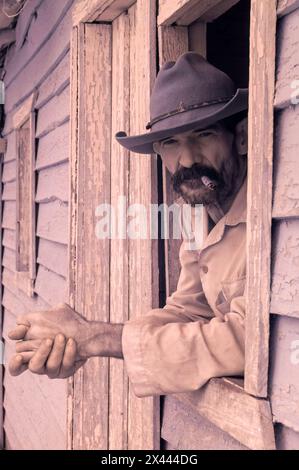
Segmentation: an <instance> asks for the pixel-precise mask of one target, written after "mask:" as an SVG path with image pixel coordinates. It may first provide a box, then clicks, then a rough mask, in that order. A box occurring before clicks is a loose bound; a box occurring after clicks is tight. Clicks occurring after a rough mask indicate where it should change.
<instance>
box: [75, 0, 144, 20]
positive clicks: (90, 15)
mask: <svg viewBox="0 0 299 470" xmlns="http://www.w3.org/2000/svg"><path fill="white" fill-rule="evenodd" d="M135 1H136V0H76V3H75V4H74V7H73V26H78V25H79V23H83V22H84V21H89V22H91V21H94V20H97V21H107V22H108V21H109V22H112V21H113V20H114V19H115V18H117V17H118V16H119V15H120V14H121V13H122V12H124V11H125V10H127V9H128V8H129V7H130V6H131V5H132V4H133V3H134V2H135Z"/></svg>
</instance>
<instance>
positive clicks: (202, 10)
mask: <svg viewBox="0 0 299 470" xmlns="http://www.w3.org/2000/svg"><path fill="white" fill-rule="evenodd" d="M238 1H239V0H202V1H200V2H199V1H198V0H159V16H158V25H159V26H162V25H163V26H169V25H171V24H173V23H176V25H184V26H186V25H189V24H190V23H193V21H195V20H197V19H198V18H201V19H202V20H203V21H212V20H214V19H215V18H217V17H218V16H220V15H222V14H223V13H224V12H225V11H226V10H228V9H229V8H231V7H232V6H233V5H234V4H235V3H237V2H238Z"/></svg>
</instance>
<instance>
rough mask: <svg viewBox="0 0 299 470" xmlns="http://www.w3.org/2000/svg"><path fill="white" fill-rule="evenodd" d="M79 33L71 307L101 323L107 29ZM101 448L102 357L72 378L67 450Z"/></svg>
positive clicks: (104, 420) (105, 290)
mask: <svg viewBox="0 0 299 470" xmlns="http://www.w3.org/2000/svg"><path fill="white" fill-rule="evenodd" d="M79 29H80V35H79V44H78V47H79V55H78V84H79V88H78V105H79V107H78V157H77V158H78V168H77V171H78V174H77V204H78V207H77V209H76V210H77V213H76V220H75V223H76V245H77V248H76V271H75V276H76V277H75V292H74V297H75V303H74V306H75V308H76V310H77V311H78V312H79V313H81V314H82V315H84V316H85V317H86V318H87V319H88V320H98V321H106V322H107V321H109V276H110V272H109V262H110V259H109V255H110V253H109V252H110V241H109V239H108V238H106V239H99V238H97V236H96V230H95V229H96V224H97V222H98V219H97V216H96V213H95V210H96V207H97V206H98V205H99V204H101V203H109V202H110V138H111V26H110V25H107V24H84V25H80V27H79ZM74 190H75V188H74ZM75 197H76V195H75ZM72 216H73V214H72ZM107 446H108V358H93V359H90V360H89V361H88V363H86V365H85V366H84V368H81V370H80V371H79V372H78V374H77V375H76V376H75V379H74V410H73V447H74V448H75V449H97V450H99V449H107Z"/></svg>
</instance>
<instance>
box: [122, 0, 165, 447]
mask: <svg viewBox="0 0 299 470" xmlns="http://www.w3.org/2000/svg"><path fill="white" fill-rule="evenodd" d="M128 15H129V22H130V133H131V134H132V135H135V134H139V133H140V134H141V133H142V132H145V125H146V123H147V122H148V121H149V108H150V106H149V104H150V94H151V90H152V87H153V84H154V81H155V77H156V74H157V70H156V1H155V0H138V2H136V3H135V4H134V5H133V6H132V7H131V8H130V9H129V11H128ZM129 165H130V172H129V204H135V203H138V204H144V206H145V207H150V204H157V202H158V201H157V162H156V160H155V158H154V157H151V156H149V155H139V154H134V153H130V162H129ZM145 182H146V184H145ZM148 228H149V227H148ZM148 235H149V232H148V231H147V237H146V238H145V239H142V238H136V239H133V238H129V255H130V256H129V318H134V316H135V315H138V316H139V315H143V314H145V313H146V312H148V311H149V310H150V309H152V308H156V307H158V306H159V282H158V281H159V279H158V271H159V269H158V240H155V239H151V238H150V237H149V236H148ZM159 448H160V399H159V396H154V397H144V398H142V399H140V398H138V397H136V395H135V394H134V392H133V390H132V388H131V387H129V412H128V449H136V450H137V449H159Z"/></svg>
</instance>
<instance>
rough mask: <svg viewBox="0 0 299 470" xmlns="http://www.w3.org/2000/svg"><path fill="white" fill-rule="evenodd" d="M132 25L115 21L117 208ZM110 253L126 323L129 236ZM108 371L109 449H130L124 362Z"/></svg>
mask: <svg viewBox="0 0 299 470" xmlns="http://www.w3.org/2000/svg"><path fill="white" fill-rule="evenodd" d="M129 27H130V25H129V16H128V15H127V14H125V13H124V14H122V15H121V16H119V17H118V18H117V19H116V20H114V22H113V24H112V37H113V40H112V70H113V79H112V109H113V110H115V112H113V113H112V122H111V205H112V207H115V208H116V207H117V204H118V201H119V199H118V198H119V196H120V195H121V196H122V197H123V196H124V197H126V202H125V204H126V207H127V205H128V173H129V154H128V151H127V150H126V149H125V148H124V147H122V146H121V145H119V144H118V143H117V141H116V139H115V138H114V135H115V133H116V132H118V131H119V129H123V130H125V131H127V132H128V131H129V112H130V108H129V106H130V102H129V90H130V88H129V86H130V83H129V72H130V67H129V65H130V64H129V59H130V56H129V54H130V48H129V37H130V30H129ZM114 77H117V79H116V80H114ZM110 253H111V254H110V263H111V264H110V322H112V323H124V322H125V321H126V320H127V319H128V295H129V293H128V289H129V279H128V240H127V238H124V239H119V238H112V239H111V245H110ZM119 292H121V296H119ZM109 373H110V381H109V449H127V447H128V387H129V386H128V377H127V376H126V374H125V364H124V361H119V360H118V359H115V358H111V359H110V370H109ZM115 390H118V393H115Z"/></svg>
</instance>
